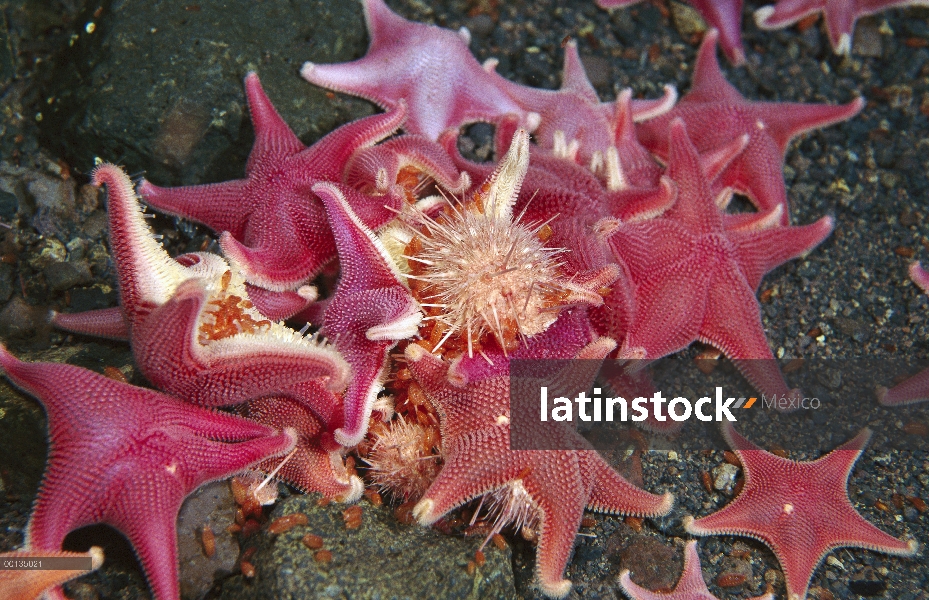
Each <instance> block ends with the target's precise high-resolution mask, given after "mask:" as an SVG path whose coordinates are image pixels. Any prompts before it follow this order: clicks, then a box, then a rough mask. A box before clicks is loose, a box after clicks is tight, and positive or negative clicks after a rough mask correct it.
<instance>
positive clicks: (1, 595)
mask: <svg viewBox="0 0 929 600" xmlns="http://www.w3.org/2000/svg"><path fill="white" fill-rule="evenodd" d="M26 558H31V559H36V558H38V559H40V560H41V559H44V558H89V559H91V568H90V569H88V570H79V569H73V570H52V569H30V570H16V569H7V568H4V569H0V600H36V598H39V597H40V596H42V594H43V593H44V592H45V591H46V590H48V589H49V588H52V587H56V586H59V585H61V584H62V583H64V582H66V581H70V580H72V579H74V578H75V577H80V576H81V575H84V574H86V573H89V572H91V571H94V570H96V569H99V568H100V565H102V564H103V550H102V549H101V548H99V547H97V546H94V547H92V548H91V549H90V550H88V551H87V552H66V551H63V550H58V551H49V550H45V551H35V550H28V549H25V550H16V551H15V552H0V560H4V561H6V560H9V559H14V560H15V559H26Z"/></svg>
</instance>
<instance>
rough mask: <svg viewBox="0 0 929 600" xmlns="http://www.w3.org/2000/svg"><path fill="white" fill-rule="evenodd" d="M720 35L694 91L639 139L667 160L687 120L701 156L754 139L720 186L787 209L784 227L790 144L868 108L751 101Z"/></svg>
mask: <svg viewBox="0 0 929 600" xmlns="http://www.w3.org/2000/svg"><path fill="white" fill-rule="evenodd" d="M718 37H719V36H718V33H717V32H716V31H715V30H712V31H708V32H707V34H706V35H705V36H704V38H703V43H702V44H701V45H700V52H699V54H698V55H697V63H696V66H695V68H694V80H693V86H692V87H691V88H690V91H689V92H688V93H687V95H686V96H684V98H683V99H682V100H681V101H680V102H678V103H677V106H675V107H674V108H673V109H671V111H669V112H668V113H667V114H664V115H662V116H660V117H657V118H655V119H652V120H649V121H646V122H644V123H640V124H638V127H637V128H638V133H639V140H640V141H641V143H642V145H644V146H645V147H646V148H648V149H649V150H650V151H651V152H653V153H655V154H656V155H658V156H659V157H661V158H662V159H667V157H668V128H669V127H670V126H671V122H672V121H674V119H677V118H681V119H683V120H684V123H686V124H687V131H688V133H689V134H690V136H691V139H692V140H693V141H694V143H695V144H696V146H697V150H698V151H700V152H701V153H706V152H713V151H716V150H718V149H719V148H722V147H724V146H726V145H727V144H730V143H732V141H733V140H735V139H737V138H739V137H740V136H742V135H746V134H747V135H748V136H749V140H748V145H747V147H746V148H745V151H744V152H743V153H742V154H741V155H740V156H739V157H737V158H736V159H735V160H733V161H732V163H731V164H730V165H729V166H728V167H727V168H726V170H725V171H723V173H722V174H721V175H720V179H719V182H718V185H719V186H720V187H724V188H732V189H733V190H735V191H736V192H737V193H741V194H745V195H746V196H748V197H749V199H750V200H751V201H752V202H753V203H754V204H755V206H757V207H758V209H759V210H760V211H768V210H772V209H774V208H776V207H777V206H781V207H782V209H783V213H782V221H781V222H782V223H783V224H784V225H786V224H788V223H789V220H790V213H789V210H788V204H787V191H786V189H785V187H784V176H783V172H782V171H783V163H784V153H785V152H786V151H787V144H788V143H790V140H792V139H793V138H795V137H796V136H798V135H800V134H802V133H805V132H807V131H811V130H813V129H818V128H820V127H825V126H827V125H832V124H835V123H839V122H841V121H845V120H847V119H850V118H852V117H853V116H855V115H856V114H858V112H860V111H861V109H862V107H864V100H863V99H862V98H860V97H859V98H856V99H855V100H853V101H851V102H849V103H848V104H842V105H837V106H832V105H827V104H803V103H797V102H750V101H748V100H746V99H745V98H744V97H742V95H741V94H740V93H739V91H738V90H736V89H735V88H734V87H732V85H731V84H730V83H729V82H727V81H726V79H725V78H724V77H723V74H722V71H721V70H720V68H719V62H718V61H717V60H716V40H717V38H718Z"/></svg>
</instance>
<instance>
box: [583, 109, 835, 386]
mask: <svg viewBox="0 0 929 600" xmlns="http://www.w3.org/2000/svg"><path fill="white" fill-rule="evenodd" d="M668 176H669V177H670V178H671V179H672V180H673V181H674V183H675V184H676V185H677V188H678V196H677V202H676V203H675V204H674V206H672V207H671V208H670V209H668V210H667V211H666V212H665V213H664V214H663V215H662V218H660V219H652V220H647V221H642V222H639V223H623V222H614V223H603V224H602V225H601V229H602V230H604V231H603V233H602V235H603V236H604V238H605V239H606V240H607V242H608V244H609V246H610V248H611V249H612V252H613V255H614V256H615V258H616V260H617V261H618V262H619V263H620V266H621V267H622V268H623V269H624V278H623V279H624V280H625V281H626V282H627V285H626V286H625V290H626V292H625V293H626V295H625V297H624V296H623V294H619V295H618V296H617V298H618V299H617V300H615V301H613V302H614V303H615V304H614V306H613V309H614V311H615V313H616V316H615V317H613V318H612V325H613V326H620V327H621V326H622V325H623V323H627V324H628V325H627V326H626V328H625V331H621V330H620V331H612V330H609V331H605V332H604V334H605V335H608V336H610V337H615V338H617V339H618V338H619V337H620V336H621V335H622V334H625V338H624V339H623V344H622V347H621V349H620V353H619V358H621V359H641V360H643V361H649V360H654V359H657V358H660V357H662V356H666V355H668V354H670V353H672V352H676V351H678V350H681V349H683V348H685V347H687V346H688V345H690V343H691V342H693V341H697V340H699V341H702V342H704V343H708V344H711V345H712V346H714V347H716V348H718V349H720V350H722V351H723V352H724V353H725V354H726V356H728V357H729V358H730V359H731V360H733V361H734V362H735V364H736V366H737V367H738V368H739V369H740V370H741V371H742V373H743V374H744V375H745V377H746V378H747V379H748V380H749V381H750V382H751V383H752V385H754V386H755V387H756V388H757V389H758V390H759V391H761V392H763V393H765V394H777V395H782V394H787V393H788V389H787V385H786V383H785V382H784V379H783V377H782V376H781V374H780V371H779V369H778V368H777V365H776V362H775V361H774V357H773V355H772V354H771V349H770V348H769V346H768V342H767V340H766V338H765V334H764V329H763V328H762V326H761V312H760V309H759V306H758V301H757V300H756V298H755V292H756V291H757V289H758V286H759V284H760V283H761V278H762V276H763V275H764V274H765V273H767V272H768V271H770V270H771V269H773V268H774V267H776V266H778V265H780V264H782V263H783V262H785V261H787V260H789V259H791V258H794V257H797V256H800V255H802V254H803V253H805V252H808V251H809V250H810V249H812V248H813V247H815V246H816V245H817V244H819V243H820V242H822V241H823V240H824V239H825V238H826V237H827V236H828V235H829V233H830V232H831V231H832V227H833V220H832V219H831V218H830V217H823V218H822V219H820V220H819V221H817V222H816V223H814V224H812V225H805V226H802V227H777V228H774V229H769V230H767V231H753V230H748V231H742V230H727V229H725V228H724V225H723V219H722V214H721V213H720V211H719V209H718V208H717V206H716V204H715V203H714V200H713V197H712V195H711V192H710V186H709V182H708V181H707V180H706V176H705V174H704V173H703V172H702V166H701V162H700V158H699V156H698V155H697V150H696V148H695V147H694V145H693V143H691V141H690V139H689V138H688V136H687V130H686V128H685V126H684V123H683V121H681V120H676V121H675V122H673V123H672V124H671V134H670V159H669V163H668ZM615 287H619V288H620V289H621V290H622V289H623V286H615ZM614 289H615V288H614ZM751 359H765V360H751Z"/></svg>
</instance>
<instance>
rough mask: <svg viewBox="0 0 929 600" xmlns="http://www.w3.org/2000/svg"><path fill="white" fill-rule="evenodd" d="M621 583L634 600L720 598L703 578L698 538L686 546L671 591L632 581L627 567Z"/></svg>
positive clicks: (761, 599)
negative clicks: (712, 591)
mask: <svg viewBox="0 0 929 600" xmlns="http://www.w3.org/2000/svg"><path fill="white" fill-rule="evenodd" d="M619 585H620V587H621V588H622V589H623V593H625V594H626V595H627V596H629V598H631V599H632V600H719V599H718V598H717V597H716V596H714V595H713V594H711V593H710V590H709V589H707V587H706V582H705V581H704V580H703V571H702V569H701V567H700V555H699V554H697V540H690V541H689V542H687V546H685V547H684V572H683V573H681V578H680V580H678V582H677V585H675V586H674V590H673V591H671V592H653V591H651V590H648V589H646V588H644V587H642V586H640V585H637V584H636V583H635V582H634V581H632V577H631V573H629V570H628V569H626V570H624V571H623V572H622V573H620V575H619ZM749 600H774V594H764V595H761V596H755V597H754V598H749Z"/></svg>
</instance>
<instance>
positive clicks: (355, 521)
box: [342, 504, 361, 529]
mask: <svg viewBox="0 0 929 600" xmlns="http://www.w3.org/2000/svg"><path fill="white" fill-rule="evenodd" d="M342 520H343V521H345V528H346V529H358V528H359V527H361V507H360V506H358V505H357V504H356V505H355V506H349V507H348V508H346V509H345V510H343V511H342Z"/></svg>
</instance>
